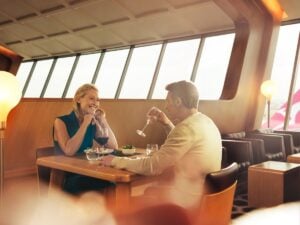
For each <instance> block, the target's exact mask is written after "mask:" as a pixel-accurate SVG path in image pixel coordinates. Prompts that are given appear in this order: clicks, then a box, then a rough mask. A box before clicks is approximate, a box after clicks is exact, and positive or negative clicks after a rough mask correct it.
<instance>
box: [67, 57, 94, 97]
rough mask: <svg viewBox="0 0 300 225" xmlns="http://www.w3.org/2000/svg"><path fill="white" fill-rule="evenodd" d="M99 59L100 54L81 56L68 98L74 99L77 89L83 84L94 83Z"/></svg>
mask: <svg viewBox="0 0 300 225" xmlns="http://www.w3.org/2000/svg"><path fill="white" fill-rule="evenodd" d="M99 57H100V53H96V54H89V55H82V56H80V58H79V61H78V64H77V66H76V70H75V72H74V75H73V79H72V80H71V84H70V87H69V88H68V92H67V95H66V97H67V98H72V97H73V96H74V94H75V91H76V90H77V88H78V87H79V86H81V85H82V84H85V83H91V82H92V79H93V76H94V74H95V70H96V66H97V63H98V62H99Z"/></svg>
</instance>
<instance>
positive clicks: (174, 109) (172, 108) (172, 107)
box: [165, 92, 180, 121]
mask: <svg viewBox="0 0 300 225" xmlns="http://www.w3.org/2000/svg"><path fill="white" fill-rule="evenodd" d="M176 99H177V97H175V96H174V95H173V94H172V93H171V92H168V95H167V98H166V103H165V109H166V111H167V113H168V116H169V117H170V119H171V120H172V121H174V120H176V118H177V115H178V112H179V108H180V105H178V104H176Z"/></svg>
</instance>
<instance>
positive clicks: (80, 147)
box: [53, 84, 118, 193]
mask: <svg viewBox="0 0 300 225" xmlns="http://www.w3.org/2000/svg"><path fill="white" fill-rule="evenodd" d="M99 106H100V104H99V97H98V89H97V88H96V86H94V85H92V84H84V85H82V86H81V87H79V88H78V90H77V91H76V93H75V96H74V98H73V111H72V112H71V113H70V114H68V115H64V116H60V117H57V118H56V119H55V121H54V133H53V136H54V137H53V139H54V145H55V149H56V152H60V153H61V152H63V153H64V154H65V155H68V156H73V155H76V154H80V153H83V151H84V150H85V149H87V148H92V147H93V146H94V145H97V142H96V141H94V140H95V138H97V137H98V136H100V134H101V132H102V130H103V129H104V128H107V130H108V142H107V147H108V148H112V149H117V148H118V143H117V140H116V137H115V135H114V133H113V131H112V130H111V128H110V126H109V124H108V122H107V121H106V118H105V113H104V111H103V110H102V109H100V108H99ZM109 184H110V183H109V182H106V181H101V180H100V182H99V180H96V179H92V178H89V177H84V176H80V175H75V174H68V175H67V176H66V179H65V185H64V189H65V190H66V191H68V192H71V193H77V192H81V191H83V190H90V189H99V188H103V187H106V186H107V185H109Z"/></svg>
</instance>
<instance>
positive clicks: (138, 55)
mask: <svg viewBox="0 0 300 225" xmlns="http://www.w3.org/2000/svg"><path fill="white" fill-rule="evenodd" d="M160 50H161V45H152V46H148V47H140V48H135V49H134V51H133V54H132V57H131V60H130V66H129V68H128V71H127V74H126V78H125V81H124V84H123V86H122V90H121V94H120V98H136V99H137V98H141V99H146V98H147V95H148V91H149V88H150V85H151V81H152V78H153V74H154V71H155V68H156V65H157V60H158V56H159V53H160ZM136 84H138V85H136Z"/></svg>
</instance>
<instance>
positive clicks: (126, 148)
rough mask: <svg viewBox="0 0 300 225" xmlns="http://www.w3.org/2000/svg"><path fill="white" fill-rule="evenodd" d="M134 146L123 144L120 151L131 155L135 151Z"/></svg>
mask: <svg viewBox="0 0 300 225" xmlns="http://www.w3.org/2000/svg"><path fill="white" fill-rule="evenodd" d="M135 150H136V149H135V147H134V146H133V145H123V146H122V148H121V151H122V153H123V154H124V155H132V154H134V153H135Z"/></svg>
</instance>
